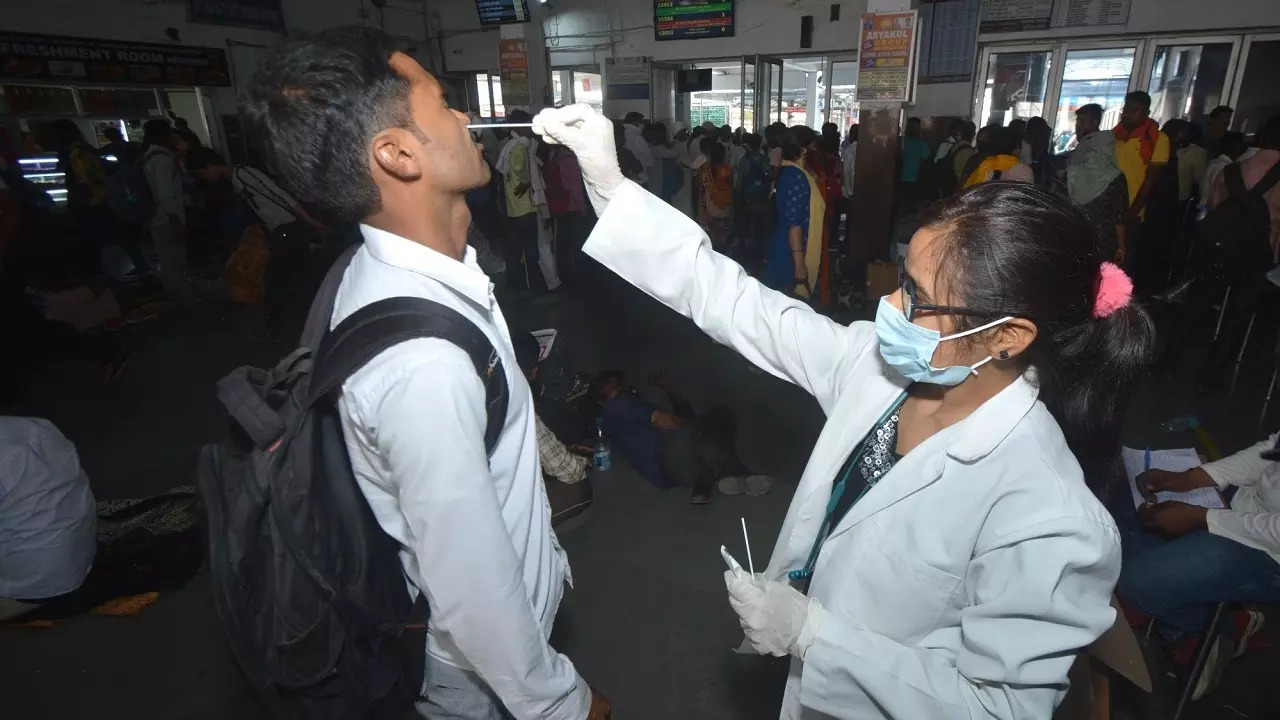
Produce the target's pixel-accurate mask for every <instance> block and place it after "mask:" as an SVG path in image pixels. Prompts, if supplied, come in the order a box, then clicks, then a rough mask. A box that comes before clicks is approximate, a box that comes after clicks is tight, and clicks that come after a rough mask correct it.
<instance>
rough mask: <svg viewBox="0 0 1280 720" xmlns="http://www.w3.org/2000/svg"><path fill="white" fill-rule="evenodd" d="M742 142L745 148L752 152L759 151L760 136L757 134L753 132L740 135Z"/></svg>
mask: <svg viewBox="0 0 1280 720" xmlns="http://www.w3.org/2000/svg"><path fill="white" fill-rule="evenodd" d="M742 142H743V144H745V145H746V146H747V149H748V150H750V151H751V152H753V153H758V152H760V136H759V135H757V134H755V133H747V134H746V135H743V136H742Z"/></svg>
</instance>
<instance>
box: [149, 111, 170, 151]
mask: <svg viewBox="0 0 1280 720" xmlns="http://www.w3.org/2000/svg"><path fill="white" fill-rule="evenodd" d="M142 144H143V145H146V146H147V147H151V146H152V145H159V146H161V147H166V148H172V147H173V126H172V125H170V124H169V121H168V120H162V119H160V118H152V119H150V120H148V121H146V122H144V123H142Z"/></svg>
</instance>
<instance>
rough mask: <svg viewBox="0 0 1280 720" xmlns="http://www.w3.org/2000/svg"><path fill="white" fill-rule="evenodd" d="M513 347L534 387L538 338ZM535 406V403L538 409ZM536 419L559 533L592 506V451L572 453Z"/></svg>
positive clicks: (522, 337) (518, 338)
mask: <svg viewBox="0 0 1280 720" xmlns="http://www.w3.org/2000/svg"><path fill="white" fill-rule="evenodd" d="M511 345H512V348H513V349H514V350H515V354H516V363H517V364H518V365H519V366H520V370H521V372H523V373H524V376H525V378H526V379H528V381H529V384H530V386H531V387H532V386H533V385H534V384H535V383H536V382H537V379H538V364H539V361H540V360H541V354H542V348H541V346H539V344H538V339H537V338H536V337H534V336H533V335H532V334H530V333H517V334H516V335H514V336H512V338H511ZM536 405H537V403H536V401H535V407H536ZM533 420H534V427H535V429H536V430H537V433H536V434H537V439H538V460H539V463H540V464H541V465H542V481H543V482H544V483H545V484H546V488H547V502H548V503H549V504H550V505H551V525H552V527H553V528H555V529H556V530H562V526H563V524H564V523H565V522H566V521H568V520H570V519H572V518H574V517H577V516H579V515H581V514H582V513H584V512H586V510H587V509H588V508H589V507H591V500H592V497H593V494H594V493H593V491H592V488H591V481H590V480H588V479H587V471H588V470H589V469H590V468H591V462H590V461H589V460H587V458H586V457H584V454H586V453H589V452H590V450H591V449H590V448H587V447H584V446H581V445H577V446H574V449H573V450H570V449H569V448H567V447H565V444H564V443H563V442H561V441H560V438H558V437H556V434H555V433H554V432H552V431H551V428H549V427H547V424H546V423H544V422H543V421H542V417H541V416H539V415H537V414H536V413H535V414H534V416H533ZM575 451H576V452H575Z"/></svg>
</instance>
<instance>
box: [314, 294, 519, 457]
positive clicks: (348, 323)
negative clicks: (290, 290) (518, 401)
mask: <svg viewBox="0 0 1280 720" xmlns="http://www.w3.org/2000/svg"><path fill="white" fill-rule="evenodd" d="M418 338H439V339H441V340H447V341H449V342H451V343H453V344H454V345H456V346H457V347H458V348H459V349H461V350H462V351H463V352H465V353H466V354H467V356H468V357H470V358H471V363H472V365H474V366H475V370H476V374H477V375H478V376H479V377H480V381H481V382H482V383H484V390H485V410H486V413H487V416H488V422H487V425H486V427H485V434H484V446H485V452H487V453H490V454H491V453H492V452H493V448H494V447H495V446H496V445H497V443H498V436H499V435H500V434H501V433H502V426H503V425H504V424H505V423H506V418H507V404H508V400H509V395H510V391H509V389H508V387H507V377H506V373H505V372H504V370H503V366H502V360H501V359H500V358H499V356H498V351H497V350H495V349H494V347H493V343H491V342H489V338H488V337H486V336H485V334H484V333H483V332H482V331H481V330H480V328H478V327H476V325H475V323H473V322H471V321H470V320H468V319H466V318H465V317H463V316H462V314H461V313H459V312H458V311H456V310H454V309H453V308H450V307H447V306H445V305H441V304H440V303H438V302H435V301H433V300H427V299H425V298H416V297H397V298H388V299H386V300H380V301H378V302H376V303H373V304H372V305H367V306H365V307H363V308H361V309H360V310H358V311H356V312H355V313H354V314H352V315H351V316H350V317H348V318H346V319H345V320H343V321H342V322H341V323H340V324H339V325H338V327H336V328H334V329H333V332H332V333H329V335H327V336H326V337H325V338H324V341H323V342H322V343H321V344H320V350H319V352H318V353H317V354H316V362H315V371H314V373H313V374H312V376H311V387H310V398H309V403H314V402H316V401H317V400H319V399H320V398H323V397H325V396H327V395H329V394H331V393H333V392H334V391H336V390H337V389H338V388H339V387H341V386H342V383H344V382H345V381H346V379H347V378H348V377H350V376H351V375H352V374H353V373H355V372H356V371H357V370H359V369H360V368H362V367H364V366H365V365H366V364H368V363H369V361H371V360H373V359H374V358H375V357H377V356H378V355H379V354H381V353H382V352H383V351H385V350H388V349H390V348H392V347H394V346H396V345H399V344H400V343H402V342H405V341H407V340H416V339H418Z"/></svg>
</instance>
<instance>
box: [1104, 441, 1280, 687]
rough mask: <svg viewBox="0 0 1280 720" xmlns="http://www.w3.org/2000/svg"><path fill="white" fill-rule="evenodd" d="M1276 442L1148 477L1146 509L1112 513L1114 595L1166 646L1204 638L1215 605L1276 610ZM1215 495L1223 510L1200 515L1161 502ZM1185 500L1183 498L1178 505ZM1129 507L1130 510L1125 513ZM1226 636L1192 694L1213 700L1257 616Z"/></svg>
mask: <svg viewBox="0 0 1280 720" xmlns="http://www.w3.org/2000/svg"><path fill="white" fill-rule="evenodd" d="M1277 438H1280V434H1276V435H1272V436H1271V437H1270V438H1268V439H1266V440H1264V441H1262V442H1259V443H1258V444H1256V445H1253V446H1252V447H1249V448H1246V449H1244V450H1241V451H1240V452H1238V453H1236V454H1235V455H1232V456H1230V457H1227V458H1223V459H1222V460H1218V461H1216V462H1211V463H1208V464H1205V465H1200V466H1199V467H1193V468H1191V469H1189V470H1183V471H1181V472H1172V471H1169V470H1162V469H1159V468H1153V469H1148V470H1146V471H1145V472H1143V473H1142V474H1140V475H1138V477H1137V484H1138V489H1139V490H1140V491H1141V492H1142V493H1143V495H1144V496H1145V497H1146V498H1147V499H1148V503H1146V504H1144V505H1143V506H1142V507H1141V508H1139V509H1138V510H1137V511H1136V512H1133V511H1131V510H1125V509H1123V508H1116V523H1117V524H1118V525H1119V527H1120V532H1121V537H1122V539H1123V541H1124V568H1123V570H1122V571H1121V573H1120V583H1119V585H1117V586H1116V595H1118V596H1119V597H1120V599H1121V600H1122V601H1124V602H1125V603H1126V605H1128V606H1129V607H1131V608H1133V609H1136V610H1138V611H1141V612H1142V613H1144V614H1146V615H1148V616H1149V617H1151V618H1153V619H1154V620H1155V621H1156V623H1157V625H1156V627H1157V629H1158V630H1159V631H1160V633H1161V635H1163V636H1164V639H1165V640H1166V641H1169V642H1171V643H1174V648H1175V653H1174V655H1175V657H1177V656H1179V655H1186V656H1188V657H1189V656H1190V655H1191V653H1190V652H1186V653H1179V652H1177V649H1178V647H1179V646H1178V644H1177V643H1178V642H1179V641H1181V640H1182V639H1184V638H1186V637H1188V636H1191V635H1197V634H1199V633H1202V632H1203V631H1204V630H1205V628H1206V627H1207V626H1208V624H1209V618H1210V616H1211V615H1212V614H1213V609H1214V606H1215V605H1217V604H1218V603H1222V602H1229V603H1241V602H1256V603H1275V602H1280V456H1278V455H1277V454H1276V453H1275V449H1276V441H1277ZM1201 488H1210V489H1213V490H1221V491H1223V495H1224V496H1225V498H1226V499H1227V501H1228V505H1227V507H1220V508H1207V507H1202V506H1200V505H1196V504H1192V503H1189V502H1183V501H1182V500H1179V499H1173V498H1172V497H1168V496H1166V497H1163V498H1157V497H1156V496H1157V495H1163V494H1165V493H1180V494H1181V493H1194V492H1196V491H1197V490H1199V489H1201ZM1183 498H1184V499H1186V496H1183ZM1130 507H1131V506H1130ZM1229 617H1230V620H1231V627H1230V628H1229V629H1228V632H1227V633H1225V634H1224V635H1222V636H1219V637H1216V638H1212V639H1211V641H1212V642H1213V643H1214V646H1213V647H1212V648H1210V654H1209V658H1208V662H1207V664H1206V666H1205V671H1204V672H1203V673H1201V675H1200V677H1201V681H1200V683H1199V684H1198V685H1197V687H1196V689H1195V691H1194V692H1193V694H1192V699H1194V700H1199V699H1200V698H1201V697H1203V696H1204V695H1205V694H1207V693H1208V692H1209V691H1211V690H1212V688H1213V686H1214V684H1216V681H1217V679H1219V678H1220V677H1221V675H1222V673H1221V668H1222V667H1223V666H1224V665H1225V664H1226V663H1227V662H1228V661H1229V660H1231V659H1232V658H1233V657H1239V656H1240V655H1242V654H1244V652H1245V650H1246V649H1247V647H1248V643H1249V640H1250V638H1252V637H1253V636H1254V635H1256V634H1257V633H1258V632H1259V631H1261V630H1262V626H1263V622H1264V620H1265V618H1264V616H1263V615H1262V613H1259V612H1256V611H1252V610H1241V611H1238V612H1233V613H1231V614H1230V615H1229Z"/></svg>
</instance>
